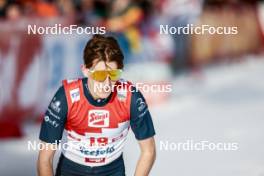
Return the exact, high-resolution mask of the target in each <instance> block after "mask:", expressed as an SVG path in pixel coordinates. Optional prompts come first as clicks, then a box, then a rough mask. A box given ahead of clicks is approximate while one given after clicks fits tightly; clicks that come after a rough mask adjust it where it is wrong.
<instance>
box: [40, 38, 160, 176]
mask: <svg viewBox="0 0 264 176" xmlns="http://www.w3.org/2000/svg"><path fill="white" fill-rule="evenodd" d="M83 58H84V64H83V65H82V67H81V70H82V73H83V75H84V78H80V79H74V80H64V81H63V83H62V86H61V87H60V88H59V89H58V90H57V92H56V94H55V96H54V97H53V99H52V101H51V103H50V104H49V106H48V109H47V111H46V113H45V116H44V119H43V122H42V125H41V130H40V135H39V139H40V140H41V144H42V145H43V146H47V148H45V149H44V150H40V151H39V157H38V163H37V165H38V175H39V176H53V175H54V173H53V157H54V154H55V151H56V150H54V148H56V146H58V145H59V144H61V146H62V154H61V156H60V159H59V162H58V165H57V169H56V172H55V175H56V176H124V175H125V166H124V161H123V155H122V153H123V147H124V143H125V140H126V138H127V134H128V131H129V129H130V128H131V129H132V131H133V132H134V135H135V137H136V139H137V140H138V143H139V146H140V150H141V153H140V157H139V160H138V162H137V166H136V168H135V173H134V175H135V176H147V175H149V172H150V170H151V168H152V165H153V163H154V160H155V156H156V152H155V141H154V135H155V130H154V126H153V122H152V118H151V115H150V112H149V110H148V106H147V104H146V101H145V99H144V97H143V96H142V94H141V92H140V91H138V90H137V89H136V88H135V86H133V84H131V83H130V82H128V81H125V80H123V79H121V78H120V76H121V73H122V69H123V59H124V56H123V54H122V52H121V50H120V47H119V45H118V43H117V41H116V40H115V39H114V38H113V37H107V36H104V35H94V36H93V38H92V39H91V40H89V41H88V42H87V44H86V47H85V49H84V56H83ZM134 150H135V149H132V148H131V152H133V151H134Z"/></svg>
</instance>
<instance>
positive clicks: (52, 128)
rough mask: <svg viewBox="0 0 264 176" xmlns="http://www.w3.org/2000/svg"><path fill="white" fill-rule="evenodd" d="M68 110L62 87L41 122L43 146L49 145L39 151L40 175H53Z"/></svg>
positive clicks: (40, 137) (40, 135) (38, 165)
mask: <svg viewBox="0 0 264 176" xmlns="http://www.w3.org/2000/svg"><path fill="white" fill-rule="evenodd" d="M67 112H68V107H67V99H66V96H65V91H64V88H63V87H60V88H59V89H58V91H57V92H56V94H55V96H54V97H53V99H52V101H51V102H50V105H49V107H48V109H47V111H46V113H45V116H44V119H43V122H42V124H41V129H40V134H39V139H40V140H41V143H42V146H47V147H45V148H44V150H40V151H39V156H38V163H37V167H38V175H39V176H53V157H54V154H55V151H56V150H54V149H56V145H57V144H58V143H59V142H60V140H61V137H62V133H63V130H64V124H65V122H66V118H67ZM45 144H47V145H45Z"/></svg>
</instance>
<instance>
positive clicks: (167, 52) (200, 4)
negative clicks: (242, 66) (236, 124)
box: [0, 0, 263, 70]
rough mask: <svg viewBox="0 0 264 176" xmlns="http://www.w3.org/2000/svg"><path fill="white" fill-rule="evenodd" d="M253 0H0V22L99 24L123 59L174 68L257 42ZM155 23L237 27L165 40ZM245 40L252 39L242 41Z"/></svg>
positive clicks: (244, 50)
mask: <svg viewBox="0 0 264 176" xmlns="http://www.w3.org/2000/svg"><path fill="white" fill-rule="evenodd" d="M259 1H263V0H0V22H1V21H16V20H20V19H22V18H26V19H30V18H36V17H37V18H39V19H54V18H64V19H67V20H69V19H70V20H69V21H70V23H74V24H77V25H80V26H105V27H106V29H107V31H108V32H111V33H115V34H116V37H117V38H118V40H119V42H120V43H121V45H122V49H123V51H124V53H125V56H126V58H129V59H128V60H130V61H131V60H135V58H140V59H142V60H144V59H146V58H151V59H152V60H153V59H154V60H155V58H159V59H161V60H167V61H168V60H169V61H172V66H173V68H174V70H178V69H179V68H183V67H185V66H188V65H190V63H191V64H195V65H197V64H198V65H199V63H206V62H208V60H209V59H211V58H214V59H215V57H218V56H221V57H223V56H225V55H227V56H230V55H236V54H237V53H247V52H252V51H254V50H256V48H258V47H259V45H260V43H261V42H262V41H259V40H261V39H260V38H261V37H260V31H259V24H258V23H259V22H258V21H259V19H258V17H257V12H256V9H257V6H258V4H259V3H258V2H259ZM240 16H241V17H243V18H240ZM160 24H169V25H170V26H174V27H181V26H186V25H187V24H208V25H212V26H225V25H228V26H237V27H238V28H239V34H238V35H236V36H221V37H220V38H219V36H217V35H199V36H197V35H192V36H189V35H185V34H183V35H173V36H171V39H168V38H166V37H164V36H160V35H158V34H159V28H160V26H159V25H160ZM246 26H251V27H250V28H247V27H246ZM165 38H166V39H165ZM242 38H244V40H242ZM256 39H257V40H256ZM171 40H172V41H171ZM248 40H252V42H253V43H252V42H250V41H249V42H247V43H248V44H249V45H248V46H246V45H245V44H244V45H243V44H242V43H245V41H248ZM201 43H202V45H201ZM228 44H229V45H228ZM237 44H239V45H237ZM240 45H241V46H240ZM242 45H243V46H242ZM190 46H191V47H190ZM226 46H228V47H226ZM144 47H145V48H144ZM146 47H147V48H153V49H152V50H157V52H153V53H152V51H148V50H146ZM230 48H231V49H230ZM158 50H162V51H158ZM139 53H140V54H139ZM151 53H152V54H151ZM131 57H134V58H131ZM204 61H205V62H204Z"/></svg>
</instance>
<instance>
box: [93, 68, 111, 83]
mask: <svg viewBox="0 0 264 176" xmlns="http://www.w3.org/2000/svg"><path fill="white" fill-rule="evenodd" d="M107 74H108V73H107V71H103V70H102V71H95V72H93V73H92V78H93V79H94V80H96V81H100V82H103V81H104V80H105V79H106V78H107Z"/></svg>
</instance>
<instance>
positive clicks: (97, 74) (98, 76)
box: [89, 69, 122, 82]
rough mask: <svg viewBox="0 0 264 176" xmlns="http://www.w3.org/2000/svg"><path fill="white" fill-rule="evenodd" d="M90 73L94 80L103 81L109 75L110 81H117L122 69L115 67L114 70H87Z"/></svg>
mask: <svg viewBox="0 0 264 176" xmlns="http://www.w3.org/2000/svg"><path fill="white" fill-rule="evenodd" d="M89 72H90V73H91V77H92V78H93V79H94V80H95V81H99V82H103V81H105V79H106V78H107V76H108V75H109V78H110V79H111V81H117V80H119V78H120V76H121V73H122V70H121V69H115V70H89Z"/></svg>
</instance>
